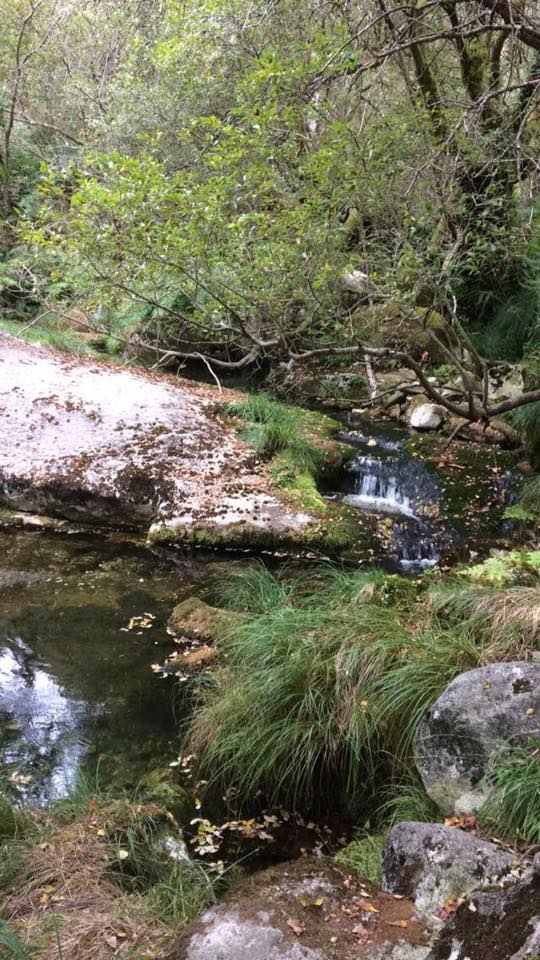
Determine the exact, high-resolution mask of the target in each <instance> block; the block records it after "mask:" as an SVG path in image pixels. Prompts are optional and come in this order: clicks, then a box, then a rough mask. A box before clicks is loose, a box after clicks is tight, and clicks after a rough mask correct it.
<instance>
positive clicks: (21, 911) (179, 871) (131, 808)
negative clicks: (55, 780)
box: [0, 779, 223, 960]
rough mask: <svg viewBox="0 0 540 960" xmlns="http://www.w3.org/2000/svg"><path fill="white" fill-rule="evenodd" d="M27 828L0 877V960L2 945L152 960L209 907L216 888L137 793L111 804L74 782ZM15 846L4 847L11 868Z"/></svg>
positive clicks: (55, 956) (98, 959)
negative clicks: (118, 952) (114, 948)
mask: <svg viewBox="0 0 540 960" xmlns="http://www.w3.org/2000/svg"><path fill="white" fill-rule="evenodd" d="M32 824H33V829H34V833H33V835H32V836H28V838H27V841H26V843H25V844H23V843H22V842H18V847H17V850H16V854H17V856H16V859H15V860H14V861H13V862H12V865H13V869H12V870H11V871H8V873H9V875H8V873H6V875H5V876H4V877H2V912H3V917H4V919H5V924H7V926H5V925H4V927H2V928H0V957H3V956H4V954H3V953H2V943H4V942H5V943H6V944H8V946H11V948H12V951H13V950H14V949H15V948H14V947H13V946H12V945H13V943H15V942H17V943H18V944H19V945H20V950H23V951H27V952H29V955H30V956H34V955H36V956H39V957H40V958H42V960H59V958H60V960H61V958H64V960H67V958H68V957H69V960H108V957H110V956H111V945H110V942H108V941H110V940H111V939H113V940H116V941H117V943H118V946H122V947H124V946H125V948H126V950H125V952H126V956H130V957H132V958H133V960H135V958H138V960H143V958H144V957H147V956H149V955H152V956H154V955H156V956H157V954H158V953H159V952H160V950H161V948H162V947H163V944H164V942H165V940H166V939H167V938H168V936H170V931H171V928H174V927H176V926H177V925H178V924H179V923H184V922H187V921H188V920H190V919H192V918H193V917H194V916H195V915H196V914H197V913H198V912H199V911H200V910H202V909H203V908H204V907H206V906H207V905H208V904H210V903H212V902H213V900H214V898H215V887H216V884H217V883H219V884H222V883H223V880H222V878H221V877H215V876H213V875H212V874H209V873H207V871H206V868H205V867H204V865H203V864H201V863H198V862H197V861H194V860H192V859H191V858H190V857H189V855H188V853H187V850H185V848H184V847H183V841H182V835H181V832H180V831H179V829H178V827H177V825H176V823H175V821H174V818H173V817H172V816H171V815H170V814H169V813H168V811H166V810H165V809H164V808H162V807H160V806H159V805H158V804H156V803H151V802H148V801H146V802H145V800H144V797H143V796H142V794H140V795H137V796H135V797H133V796H129V797H128V796H127V795H125V796H124V795H122V796H119V797H116V798H111V797H108V796H107V795H106V794H105V793H104V792H102V791H101V790H99V789H95V790H93V789H92V782H91V781H88V780H85V779H81V780H80V781H79V782H78V784H76V786H75V788H74V790H73V791H72V794H71V796H70V797H68V798H67V799H66V800H65V801H62V802H60V803H56V804H53V805H52V806H51V807H50V808H49V809H48V810H47V811H43V812H34V815H33V818H32ZM166 841H167V842H166ZM15 843H16V841H14V840H9V841H6V842H5V844H4V848H5V852H6V854H7V857H8V858H9V859H10V860H12V853H13V849H14V848H13V845H14V844H15ZM1 867H2V865H1V864H0V876H1V875H2V873H3V871H2V869H1ZM2 935H4V940H2ZM22 944H25V945H30V946H22ZM6 949H7V947H6ZM7 957H15V958H18V957H19V954H17V953H13V952H11V953H7V954H6V958H7ZM20 958H21V960H28V957H27V953H21V954H20Z"/></svg>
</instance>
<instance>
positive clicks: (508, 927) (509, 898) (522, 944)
mask: <svg viewBox="0 0 540 960" xmlns="http://www.w3.org/2000/svg"><path fill="white" fill-rule="evenodd" d="M539 866H540V863H539V858H538V856H537V857H536V858H535V862H534V869H533V871H532V872H531V875H529V877H528V878H527V879H526V880H524V881H523V882H520V883H515V884H514V885H513V886H511V887H508V888H506V889H504V890H496V891H492V892H489V893H488V892H482V893H474V894H473V895H472V896H471V897H470V898H469V900H466V901H465V902H464V903H462V904H461V906H459V907H458V909H457V911H456V913H455V914H454V915H453V916H452V917H451V918H450V919H449V920H448V921H447V922H446V924H445V926H444V929H443V930H442V932H441V934H440V937H439V939H438V940H437V942H436V944H435V945H434V946H433V948H432V949H431V951H430V952H429V954H428V957H427V960H536V958H537V957H538V956H539V955H540V876H539V871H538V867H539Z"/></svg>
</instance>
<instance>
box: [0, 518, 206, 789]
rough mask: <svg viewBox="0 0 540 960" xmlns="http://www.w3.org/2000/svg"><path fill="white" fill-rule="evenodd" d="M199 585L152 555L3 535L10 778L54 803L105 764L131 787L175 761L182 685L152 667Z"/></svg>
mask: <svg viewBox="0 0 540 960" xmlns="http://www.w3.org/2000/svg"><path fill="white" fill-rule="evenodd" d="M190 589H191V584H190V572H189V568H188V567H187V565H186V566H183V567H182V566H175V565H173V564H172V563H170V562H168V561H167V562H166V561H161V560H159V559H158V558H156V557H154V556H152V555H150V554H148V553H146V552H145V551H144V550H138V549H135V548H130V547H128V546H126V545H113V544H108V543H106V542H99V541H97V540H95V541H94V540H88V539H86V538H79V537H59V536H55V535H51V534H48V535H44V534H37V533H28V532H25V533H23V532H13V531H6V532H3V533H0V773H2V774H3V776H4V777H6V776H7V777H8V778H9V780H10V781H11V783H12V784H13V785H14V786H17V787H18V788H19V789H20V790H21V792H23V793H25V794H27V795H29V796H31V797H32V798H33V799H34V800H38V801H44V800H46V799H50V798H54V797H59V796H62V795H64V794H65V793H66V791H67V789H68V788H69V786H70V784H72V783H73V781H74V780H75V778H76V777H77V774H78V771H79V770H80V769H81V768H84V769H90V770H92V769H93V768H95V765H96V763H97V760H98V758H100V763H101V764H103V765H105V767H107V775H108V776H109V775H115V774H116V775H120V776H121V777H122V778H123V779H125V781H126V783H133V782H137V780H138V779H139V778H140V777H141V776H143V775H144V773H145V772H147V771H148V770H149V769H151V768H155V767H157V766H159V765H160V764H161V763H164V764H166V763H167V762H168V761H169V760H171V759H172V758H173V757H174V756H175V748H176V742H175V741H176V727H177V724H176V719H177V718H175V711H174V703H173V697H174V690H173V686H172V684H171V683H170V682H168V681H164V680H162V679H160V678H159V677H157V676H156V675H155V674H154V673H153V672H152V671H151V669H150V665H151V663H153V662H154V661H155V660H157V659H159V658H160V656H161V655H162V654H163V650H164V649H165V650H168V649H169V648H170V638H168V637H167V634H166V629H165V624H166V620H167V617H168V615H169V613H170V611H171V608H172V607H173V606H174V604H175V603H176V602H177V601H178V599H179V598H181V597H182V595H183V594H185V592H186V590H190ZM143 615H145V616H144V619H143V623H144V624H145V626H144V627H143V626H140V624H137V623H136V625H135V626H132V627H131V628H130V620H131V618H133V617H137V616H140V617H142V616H143ZM148 615H149V616H148Z"/></svg>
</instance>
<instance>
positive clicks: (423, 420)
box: [409, 403, 446, 430]
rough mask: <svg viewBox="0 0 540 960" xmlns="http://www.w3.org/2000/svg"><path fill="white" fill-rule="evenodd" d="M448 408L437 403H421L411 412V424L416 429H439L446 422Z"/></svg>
mask: <svg viewBox="0 0 540 960" xmlns="http://www.w3.org/2000/svg"><path fill="white" fill-rule="evenodd" d="M445 416H446V410H445V409H444V407H441V406H440V405H439V404H437V403H421V404H419V405H418V406H416V407H415V408H414V410H413V411H412V413H411V416H410V419H409V424H410V426H411V427H414V429H415V430H438V429H439V428H440V427H441V426H442V425H443V422H444V418H445Z"/></svg>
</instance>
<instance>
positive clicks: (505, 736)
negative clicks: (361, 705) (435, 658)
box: [414, 662, 540, 814]
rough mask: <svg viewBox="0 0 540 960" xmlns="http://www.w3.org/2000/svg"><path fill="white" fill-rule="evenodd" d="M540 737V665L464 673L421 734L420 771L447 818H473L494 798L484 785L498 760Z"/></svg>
mask: <svg viewBox="0 0 540 960" xmlns="http://www.w3.org/2000/svg"><path fill="white" fill-rule="evenodd" d="M539 734H540V664H537V663H521V662H517V663H492V664H490V665H489V666H487V667H480V668H478V669H477V670H469V671H468V672H467V673H462V674H460V676H458V677H456V679H455V680H453V681H452V683H451V684H450V685H449V686H448V687H447V689H446V690H445V691H444V693H443V694H442V695H441V696H440V697H439V699H438V700H437V701H436V703H435V704H434V706H433V707H432V709H431V710H430V711H429V713H428V714H427V716H426V717H425V718H424V720H423V721H422V722H421V723H420V725H419V727H418V729H417V731H416V734H415V738H414V758H415V763H416V767H417V770H418V772H419V774H420V776H421V778H422V781H423V783H424V786H425V788H426V791H427V793H428V794H429V796H430V797H431V798H432V799H433V800H434V801H435V803H437V805H438V806H439V807H440V809H441V810H442V811H443V812H444V813H447V814H454V813H457V814H459V813H472V812H474V811H476V810H478V809H480V807H481V806H482V805H483V804H484V803H485V801H486V799H487V797H488V796H489V789H488V787H487V786H486V784H485V783H482V780H483V778H484V777H485V775H486V773H487V770H488V767H489V763H490V760H492V758H493V757H494V755H496V754H497V753H498V752H499V751H501V750H502V749H503V748H504V747H507V746H509V745H510V746H522V747H526V746H527V743H528V741H529V738H530V737H538V736H539Z"/></svg>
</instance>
